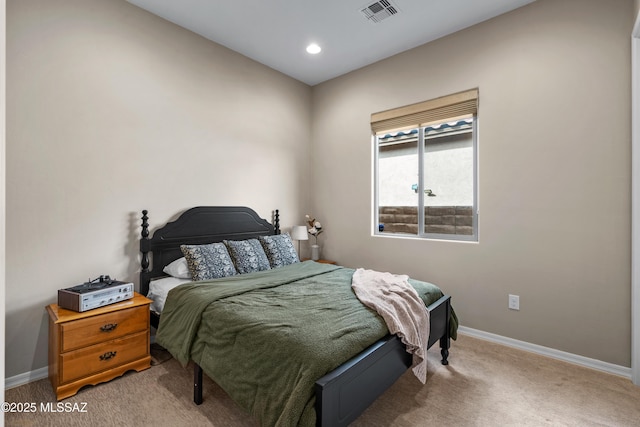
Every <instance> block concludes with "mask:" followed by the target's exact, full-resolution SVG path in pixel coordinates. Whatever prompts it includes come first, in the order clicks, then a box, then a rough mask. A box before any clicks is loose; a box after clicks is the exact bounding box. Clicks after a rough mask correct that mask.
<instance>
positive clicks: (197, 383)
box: [193, 363, 202, 405]
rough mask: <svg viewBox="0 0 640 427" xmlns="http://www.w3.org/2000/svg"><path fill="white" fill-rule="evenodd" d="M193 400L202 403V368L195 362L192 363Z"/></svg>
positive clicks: (197, 403) (198, 403)
mask: <svg viewBox="0 0 640 427" xmlns="http://www.w3.org/2000/svg"><path fill="white" fill-rule="evenodd" d="M193 402H194V403H195V404H196V405H200V404H201V403H202V368H201V367H200V365H198V364H197V363H194V364H193Z"/></svg>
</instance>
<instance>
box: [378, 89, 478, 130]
mask: <svg viewBox="0 0 640 427" xmlns="http://www.w3.org/2000/svg"><path fill="white" fill-rule="evenodd" d="M477 112H478V89H471V90H467V91H464V92H458V93H454V94H452V95H447V96H443V97H440V98H436V99H432V100H429V101H424V102H419V103H417V104H411V105H406V106H404V107H399V108H394V109H392V110H387V111H381V112H379V113H373V114H372V115H371V129H372V130H373V132H374V133H375V134H380V133H386V132H390V131H396V130H402V129H409V128H417V127H421V126H426V125H428V124H431V123H435V122H439V121H443V120H459V119H463V118H469V117H472V116H475V115H476V114H477Z"/></svg>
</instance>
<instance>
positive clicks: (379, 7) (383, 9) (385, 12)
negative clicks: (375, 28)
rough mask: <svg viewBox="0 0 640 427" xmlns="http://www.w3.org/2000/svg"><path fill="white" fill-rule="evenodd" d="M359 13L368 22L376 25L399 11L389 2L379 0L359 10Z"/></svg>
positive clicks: (387, 0)
mask: <svg viewBox="0 0 640 427" xmlns="http://www.w3.org/2000/svg"><path fill="white" fill-rule="evenodd" d="M360 12H362V13H363V14H364V16H366V17H367V19H368V20H369V21H371V22H376V23H377V22H380V21H382V20H383V19H387V18H389V17H391V16H393V15H395V14H397V13H398V12H399V10H398V8H397V7H396V6H395V5H393V4H392V3H391V2H390V1H389V0H380V1H377V2H375V3H371V4H370V5H368V6H367V7H365V8H364V9H362V10H360Z"/></svg>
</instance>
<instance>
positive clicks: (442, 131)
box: [371, 89, 478, 241]
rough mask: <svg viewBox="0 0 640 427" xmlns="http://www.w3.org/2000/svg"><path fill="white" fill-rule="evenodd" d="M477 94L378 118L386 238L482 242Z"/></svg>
mask: <svg viewBox="0 0 640 427" xmlns="http://www.w3.org/2000/svg"><path fill="white" fill-rule="evenodd" d="M477 106H478V91H477V90H476V89H474V90H470V91H466V92H461V93H458V94H454V95H450V96H446V97H442V98H438V99H435V100H431V101H426V102H422V103H419V104H414V105H409V106H406V107H401V108H397V109H394V110H389V111H384V112H381V113H376V114H373V115H372V116H371V128H372V130H373V132H374V134H375V138H374V141H375V184H374V185H375V191H374V193H375V221H374V233H375V234H379V235H402V236H416V237H423V238H432V239H448V240H471V241H477V240H478V215H477V213H478V208H477V199H478V197H477V179H476V177H477V121H478V120H477Z"/></svg>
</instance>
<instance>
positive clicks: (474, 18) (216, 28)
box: [127, 0, 534, 85]
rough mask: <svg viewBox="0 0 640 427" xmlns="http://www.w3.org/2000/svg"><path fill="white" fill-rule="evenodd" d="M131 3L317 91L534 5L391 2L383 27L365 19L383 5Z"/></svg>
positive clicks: (208, 0)
mask: <svg viewBox="0 0 640 427" xmlns="http://www.w3.org/2000/svg"><path fill="white" fill-rule="evenodd" d="M127 1H128V2H129V3H132V4H135V5H137V6H139V7H141V8H143V9H146V10H148V11H149V12H151V13H153V14H156V15H158V16H161V17H163V18H165V19H167V20H168V21H171V22H173V23H175V24H177V25H180V26H182V27H184V28H187V29H189V30H191V31H193V32H195V33H198V34H200V35H202V36H203V37H206V38H208V39H210V40H212V41H214V42H216V43H219V44H221V45H223V46H226V47H228V48H229V49H232V50H234V51H236V52H239V53H241V54H243V55H245V56H248V57H249V58H252V59H254V60H255V61H258V62H260V63H262V64H264V65H267V66H269V67H271V68H273V69H275V70H278V71H280V72H282V73H284V74H287V75H289V76H291V77H293V78H295V79H297V80H300V81H302V82H304V83H307V84H309V85H316V84H318V83H321V82H323V81H326V80H329V79H331V78H334V77H337V76H339V75H342V74H345V73H348V72H349V71H353V70H355V69H358V68H361V67H364V66H366V65H369V64H372V63H374V62H376V61H379V60H381V59H384V58H387V57H390V56H392V55H395V54H397V53H400V52H403V51H405V50H408V49H411V48H413V47H416V46H419V45H421V44H424V43H427V42H429V41H432V40H435V39H437V38H440V37H443V36H445V35H447V34H451V33H454V32H456V31H459V30H461V29H463V28H466V27H469V26H471V25H474V24H477V23H479V22H482V21H485V20H487V19H490V18H493V17H495V16H497V15H500V14H503V13H505V12H509V11H511V10H513V9H516V8H518V7H521V6H524V5H526V4H528V3H532V2H533V1H534V0H389V1H391V3H392V5H395V6H396V7H397V9H398V10H399V13H397V14H395V15H392V16H390V17H388V18H386V19H384V20H382V21H380V22H378V23H374V22H371V21H370V20H368V19H367V18H366V16H365V15H364V14H363V13H362V12H361V10H362V9H364V8H366V7H367V6H369V5H370V4H371V3H374V2H375V1H376V0H370V1H368V0H322V1H313V0H227V1H220V0H180V1H175V0H127ZM311 42H315V43H317V44H319V45H320V46H321V47H322V52H321V53H319V54H317V55H309V54H308V53H307V52H306V51H305V48H306V46H307V45H308V44H309V43H311Z"/></svg>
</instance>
